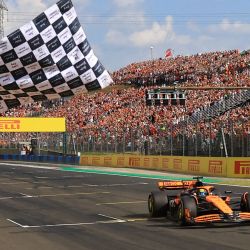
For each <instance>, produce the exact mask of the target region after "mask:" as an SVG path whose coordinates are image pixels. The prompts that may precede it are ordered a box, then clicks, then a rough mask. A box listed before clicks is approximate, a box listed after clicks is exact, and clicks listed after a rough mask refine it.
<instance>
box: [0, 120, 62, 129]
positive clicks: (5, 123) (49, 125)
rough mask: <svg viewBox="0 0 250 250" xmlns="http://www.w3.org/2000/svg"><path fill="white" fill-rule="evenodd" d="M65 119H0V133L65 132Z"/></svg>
mask: <svg viewBox="0 0 250 250" xmlns="http://www.w3.org/2000/svg"><path fill="white" fill-rule="evenodd" d="M65 131H66V123H65V118H44V117H39V118H9V117H8V118H7V117H1V118H0V132H17V133H19V132H65Z"/></svg>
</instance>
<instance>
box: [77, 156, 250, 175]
mask: <svg viewBox="0 0 250 250" xmlns="http://www.w3.org/2000/svg"><path fill="white" fill-rule="evenodd" d="M80 165H85V166H86V165H87V166H103V167H127V168H141V169H151V170H160V171H166V172H174V173H183V174H190V175H194V176H198V175H204V176H216V177H233V178H250V157H238V158H231V157H229V158H224V157H188V156H183V157H182V156H139V155H126V154H124V155H84V156H81V157H80Z"/></svg>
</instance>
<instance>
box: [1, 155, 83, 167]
mask: <svg viewBox="0 0 250 250" xmlns="http://www.w3.org/2000/svg"><path fill="white" fill-rule="evenodd" d="M0 160H4V161H28V162H43V163H62V164H72V165H78V164H79V163H80V157H79V156H69V155H67V156H62V155H58V156H55V155H10V154H3V155H0Z"/></svg>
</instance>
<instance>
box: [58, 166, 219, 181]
mask: <svg viewBox="0 0 250 250" xmlns="http://www.w3.org/2000/svg"><path fill="white" fill-rule="evenodd" d="M60 169H61V170H62V171H69V172H78V173H91V174H104V175H117V176H127V177H138V178H147V179H160V180H190V177H182V176H179V177H178V176H168V175H151V174H139V173H126V172H118V171H104V170H96V169H80V168H72V167H61V168H60ZM202 181H203V182H206V183H220V182H221V180H218V179H211V178H206V177H204V178H203V180H202Z"/></svg>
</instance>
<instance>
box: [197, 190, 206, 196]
mask: <svg viewBox="0 0 250 250" xmlns="http://www.w3.org/2000/svg"><path fill="white" fill-rule="evenodd" d="M198 195H199V196H206V195H207V190H206V189H204V188H200V189H199V190H198Z"/></svg>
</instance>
